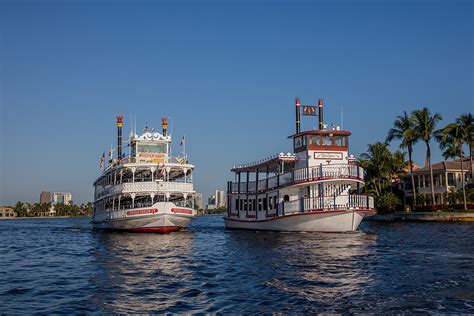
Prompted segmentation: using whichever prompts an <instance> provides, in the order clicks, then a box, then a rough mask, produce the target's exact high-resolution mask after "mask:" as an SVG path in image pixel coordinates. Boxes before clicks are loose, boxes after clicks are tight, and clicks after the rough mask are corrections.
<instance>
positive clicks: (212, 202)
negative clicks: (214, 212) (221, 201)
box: [207, 195, 216, 210]
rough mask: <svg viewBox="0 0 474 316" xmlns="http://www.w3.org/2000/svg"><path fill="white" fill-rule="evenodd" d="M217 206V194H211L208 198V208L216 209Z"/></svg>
mask: <svg viewBox="0 0 474 316" xmlns="http://www.w3.org/2000/svg"><path fill="white" fill-rule="evenodd" d="M215 208H216V196H215V195H211V196H210V197H209V198H208V199H207V209H208V210H211V209H215Z"/></svg>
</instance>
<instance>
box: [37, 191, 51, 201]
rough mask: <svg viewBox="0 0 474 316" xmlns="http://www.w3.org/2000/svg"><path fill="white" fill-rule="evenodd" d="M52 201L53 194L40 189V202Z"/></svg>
mask: <svg viewBox="0 0 474 316" xmlns="http://www.w3.org/2000/svg"><path fill="white" fill-rule="evenodd" d="M52 201H53V195H52V194H51V192H49V191H42V192H41V194H40V203H41V204H45V203H51V202H52Z"/></svg>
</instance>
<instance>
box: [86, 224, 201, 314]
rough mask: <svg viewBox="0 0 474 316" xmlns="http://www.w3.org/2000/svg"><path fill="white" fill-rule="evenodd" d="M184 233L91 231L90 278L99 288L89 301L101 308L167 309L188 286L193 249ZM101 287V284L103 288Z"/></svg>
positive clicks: (113, 309) (109, 309)
mask: <svg viewBox="0 0 474 316" xmlns="http://www.w3.org/2000/svg"><path fill="white" fill-rule="evenodd" d="M192 242H193V241H192V234H190V233H188V232H184V233H179V234H171V235H155V234H133V233H119V232H101V231H95V232H94V243H95V245H96V247H97V248H96V249H93V250H92V255H93V256H94V258H95V263H96V269H95V270H96V273H95V275H94V277H93V278H92V279H91V280H90V282H91V283H92V284H94V285H95V287H96V288H97V289H99V291H98V293H97V295H96V296H94V297H93V298H92V301H91V304H92V305H93V306H97V307H98V308H99V309H100V310H102V311H110V312H112V311H117V310H120V311H123V312H132V311H136V310H137V309H138V310H142V311H146V310H159V309H163V310H167V309H169V308H172V307H173V306H174V304H176V302H177V301H179V297H180V296H181V295H182V294H183V293H185V292H186V291H190V290H192V289H191V288H190V286H189V285H186V284H188V283H189V282H190V280H191V277H192V272H191V271H190V270H189V265H188V264H187V262H186V258H189V257H190V252H191V250H192ZM104 289H106V290H105V291H104Z"/></svg>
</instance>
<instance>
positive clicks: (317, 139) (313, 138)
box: [309, 135, 321, 145]
mask: <svg viewBox="0 0 474 316" xmlns="http://www.w3.org/2000/svg"><path fill="white" fill-rule="evenodd" d="M309 144H310V145H320V144H321V136H319V135H309Z"/></svg>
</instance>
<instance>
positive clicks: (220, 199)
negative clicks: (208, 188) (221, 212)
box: [215, 190, 227, 207]
mask: <svg viewBox="0 0 474 316" xmlns="http://www.w3.org/2000/svg"><path fill="white" fill-rule="evenodd" d="M215 197H216V207H226V206H227V200H226V198H225V192H224V191H220V190H216V195H215Z"/></svg>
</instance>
